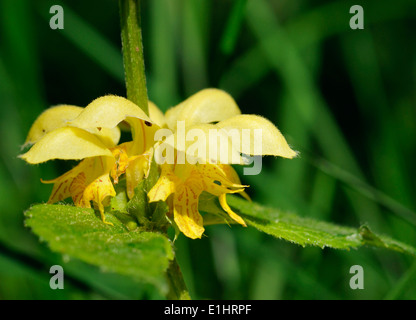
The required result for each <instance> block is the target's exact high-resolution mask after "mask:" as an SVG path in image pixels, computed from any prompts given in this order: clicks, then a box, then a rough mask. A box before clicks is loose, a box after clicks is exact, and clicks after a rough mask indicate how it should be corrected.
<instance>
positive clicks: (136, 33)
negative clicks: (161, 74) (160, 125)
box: [119, 0, 149, 114]
mask: <svg viewBox="0 0 416 320" xmlns="http://www.w3.org/2000/svg"><path fill="white" fill-rule="evenodd" d="M119 7H120V22H121V43H122V47H123V62H124V74H125V79H126V89H127V99H129V100H130V101H132V102H134V103H135V104H137V105H138V106H139V107H140V108H141V109H142V110H143V111H144V112H146V114H149V111H148V106H147V103H148V97H147V87H146V75H145V71H144V70H145V69H144V58H143V43H142V28H141V19H140V0H119Z"/></svg>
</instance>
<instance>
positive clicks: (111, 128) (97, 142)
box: [20, 96, 158, 222]
mask: <svg viewBox="0 0 416 320" xmlns="http://www.w3.org/2000/svg"><path fill="white" fill-rule="evenodd" d="M151 108H152V110H153V111H152V112H153V113H155V112H157V110H156V111H155V110H154V108H155V106H152V107H151ZM121 121H126V122H127V123H129V124H130V126H131V129H132V136H133V141H130V142H126V143H123V144H121V145H117V143H118V141H119V138H120V130H119V128H118V127H117V125H118V124H119V123H120V122H121ZM157 127H158V126H157V125H154V124H153V122H152V121H151V120H150V118H149V117H148V116H147V115H146V114H145V113H144V112H143V111H142V110H141V109H140V108H139V107H138V106H136V105H135V104H134V103H132V102H130V101H128V100H127V99H124V98H122V97H117V96H104V97H100V98H98V99H96V100H94V101H93V102H91V103H90V104H89V105H88V106H87V107H86V108H80V107H76V106H67V105H63V106H57V107H53V108H50V109H48V110H46V111H45V112H44V113H42V114H41V115H40V116H39V117H38V119H37V120H36V121H35V123H34V124H33V126H32V128H31V129H30V131H29V135H28V138H27V140H26V143H25V145H28V144H34V145H33V146H32V148H31V149H30V150H29V151H28V152H26V153H25V154H23V155H21V156H20V157H21V158H22V159H24V160H26V161H27V162H28V163H30V164H38V163H42V162H46V161H48V160H53V159H63V160H82V161H81V162H80V163H79V164H78V165H77V166H76V167H74V168H73V169H71V170H70V171H68V172H67V173H65V174H63V175H61V176H60V177H58V178H56V179H53V180H49V181H43V182H44V183H53V184H54V187H53V190H52V193H51V196H50V198H49V201H48V203H55V202H57V201H62V200H64V199H66V198H68V197H72V199H73V201H74V204H75V205H76V206H78V207H84V208H89V207H91V201H92V202H93V203H94V204H95V205H96V206H97V207H98V210H99V211H100V214H101V217H102V219H103V221H104V222H105V217H104V206H106V205H107V203H108V200H109V199H110V198H111V197H113V196H115V190H114V187H113V183H112V182H111V179H110V176H111V177H112V178H113V180H114V182H115V183H117V182H118V178H119V177H120V175H122V174H124V173H126V180H127V185H128V191H129V195H130V196H132V194H134V187H135V186H136V185H137V183H138V182H139V181H140V179H142V178H143V175H145V174H146V172H147V171H148V160H149V159H151V152H150V150H152V145H153V143H150V140H151V137H152V136H153V132H154V130H157Z"/></svg>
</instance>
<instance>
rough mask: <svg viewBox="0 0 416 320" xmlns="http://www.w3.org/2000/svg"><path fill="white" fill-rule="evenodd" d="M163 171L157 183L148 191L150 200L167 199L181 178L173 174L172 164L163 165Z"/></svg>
mask: <svg viewBox="0 0 416 320" xmlns="http://www.w3.org/2000/svg"><path fill="white" fill-rule="evenodd" d="M161 167H162V172H161V173H160V177H159V179H158V181H157V182H156V184H155V185H154V186H153V187H152V189H151V190H150V191H149V192H148V194H147V196H148V197H149V202H157V201H166V199H167V198H168V197H169V196H170V195H171V194H172V193H174V192H175V187H176V185H177V184H179V183H180V179H179V178H178V177H176V176H175V175H174V174H173V169H172V167H173V166H172V165H166V164H165V165H162V166H161Z"/></svg>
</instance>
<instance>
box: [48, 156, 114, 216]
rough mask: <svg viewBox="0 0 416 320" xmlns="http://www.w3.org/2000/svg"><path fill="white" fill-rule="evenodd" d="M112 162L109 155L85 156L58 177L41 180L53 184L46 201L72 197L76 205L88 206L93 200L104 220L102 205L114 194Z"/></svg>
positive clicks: (53, 201) (50, 201) (51, 201)
mask: <svg viewBox="0 0 416 320" xmlns="http://www.w3.org/2000/svg"><path fill="white" fill-rule="evenodd" d="M113 163H114V159H112V158H110V157H93V158H87V159H84V160H83V161H81V162H80V163H79V164H78V165H77V166H76V167H74V168H73V169H71V170H70V171H68V172H67V173H65V174H63V175H61V176H60V177H58V178H56V179H53V180H48V181H42V182H43V183H53V184H54V186H53V189H52V193H51V196H50V197H49V200H48V203H55V202H58V201H62V200H64V199H66V198H68V197H72V200H73V201H74V204H75V205H76V206H77V207H82V208H90V207H91V203H90V202H91V201H93V203H94V204H96V205H97V207H98V209H99V211H100V213H101V217H102V219H103V221H104V222H105V217H104V206H105V204H106V201H107V199H108V198H109V197H114V196H115V195H116V192H115V190H114V187H113V184H112V183H111V180H110V177H109V172H110V169H111V167H112V166H113Z"/></svg>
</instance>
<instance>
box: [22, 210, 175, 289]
mask: <svg viewBox="0 0 416 320" xmlns="http://www.w3.org/2000/svg"><path fill="white" fill-rule="evenodd" d="M25 216H26V220H25V221H26V225H27V226H28V227H30V228H31V229H32V231H33V232H34V233H35V234H37V235H38V236H39V237H40V238H41V239H42V240H44V241H46V242H47V243H48V245H49V246H50V248H51V249H52V250H54V251H57V252H59V253H61V254H64V255H69V256H72V257H75V258H78V259H80V260H83V261H85V262H88V263H90V264H93V265H96V266H99V267H100V268H101V269H102V270H103V271H109V272H116V273H119V274H122V275H126V276H129V277H131V278H132V279H133V280H136V281H144V282H148V283H151V284H153V285H155V286H156V287H157V288H158V289H159V290H161V291H162V292H166V290H167V287H166V279H165V272H166V270H167V268H168V265H169V261H170V260H172V259H173V250H172V245H171V242H170V240H169V239H168V238H167V237H166V236H164V235H162V234H160V233H156V232H146V231H143V230H142V229H141V228H136V229H134V230H131V231H129V230H128V228H127V227H126V226H125V225H124V224H123V223H122V222H121V221H120V220H118V219H117V218H115V217H114V216H113V215H111V214H107V215H106V219H107V221H108V222H111V223H113V224H114V226H109V225H105V224H104V223H102V221H101V220H100V219H99V218H97V216H96V215H95V214H94V210H92V209H81V208H76V207H73V206H68V205H47V204H41V205H35V206H33V207H31V208H30V209H29V210H28V211H26V213H25Z"/></svg>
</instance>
